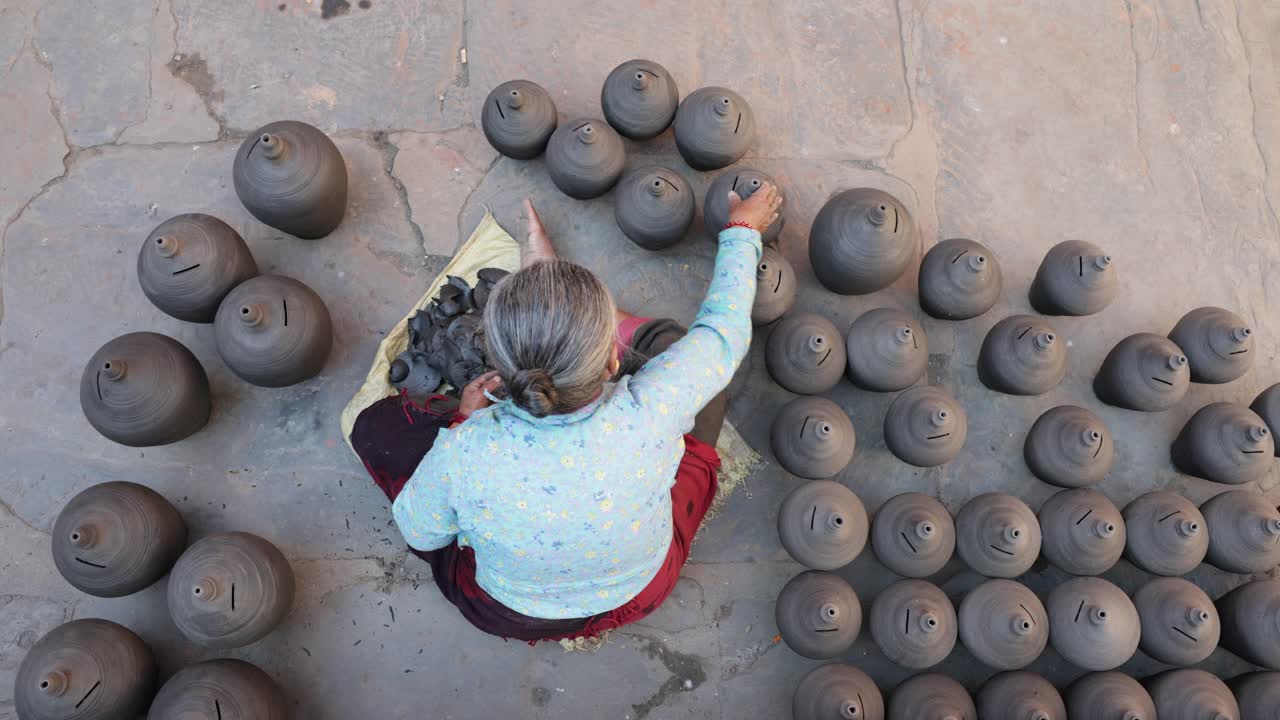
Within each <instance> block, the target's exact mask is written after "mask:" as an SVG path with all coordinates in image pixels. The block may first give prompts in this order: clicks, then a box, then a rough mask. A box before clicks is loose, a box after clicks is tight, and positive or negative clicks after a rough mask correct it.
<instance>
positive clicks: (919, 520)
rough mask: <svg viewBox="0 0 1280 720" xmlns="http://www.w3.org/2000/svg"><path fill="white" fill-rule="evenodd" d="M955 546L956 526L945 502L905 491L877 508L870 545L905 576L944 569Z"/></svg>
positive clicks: (916, 575) (883, 562)
mask: <svg viewBox="0 0 1280 720" xmlns="http://www.w3.org/2000/svg"><path fill="white" fill-rule="evenodd" d="M955 547H956V528H955V524H954V523H953V522H952V520H951V513H949V512H947V509H946V508H945V507H943V505H942V503H940V502H938V501H937V500H935V499H934V498H932V497H929V496H928V495H925V494H923V493H902V494H901V495H895V496H893V497H891V498H889V499H888V500H887V501H885V503H884V504H883V505H881V506H880V509H879V510H877V511H876V517H875V522H874V523H872V525H871V549H872V550H873V551H874V552H875V554H876V558H877V559H878V560H880V563H881V564H882V565H884V566H885V567H887V568H889V569H890V570H892V571H893V572H895V573H897V574H899V575H903V576H906V577H916V578H922V577H928V576H930V575H932V574H934V573H936V572H938V571H939V570H941V569H942V568H943V567H944V566H945V565H946V564H947V561H948V560H950V559H951V553H952V552H953V551H954V550H955Z"/></svg>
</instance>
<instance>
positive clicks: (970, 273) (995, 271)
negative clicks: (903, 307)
mask: <svg viewBox="0 0 1280 720" xmlns="http://www.w3.org/2000/svg"><path fill="white" fill-rule="evenodd" d="M919 285H920V309H921V310H924V311H925V312H927V313H929V314H930V315H932V316H933V317H936V318H938V319H939V320H967V319H969V318H974V317H977V316H979V315H981V314H982V313H984V312H986V311H988V310H990V309H991V307H992V306H993V305H995V304H996V300H999V299H1000V292H1001V290H1003V289H1004V281H1003V280H1002V279H1001V274H1000V263H999V262H998V261H997V260H996V256H995V254H994V253H992V252H991V250H990V249H988V248H987V247H986V246H985V245H983V244H982V243H977V242H974V241H972V240H966V239H964V238H953V239H951V240H943V241H942V242H940V243H938V244H937V245H934V246H933V248H932V249H930V250H929V252H927V253H925V255H924V259H923V260H921V261H920V276H919Z"/></svg>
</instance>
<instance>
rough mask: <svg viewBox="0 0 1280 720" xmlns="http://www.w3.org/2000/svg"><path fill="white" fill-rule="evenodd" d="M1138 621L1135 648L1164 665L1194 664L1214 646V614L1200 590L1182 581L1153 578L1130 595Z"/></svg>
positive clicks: (1216, 626)
mask: <svg viewBox="0 0 1280 720" xmlns="http://www.w3.org/2000/svg"><path fill="white" fill-rule="evenodd" d="M1133 604H1134V607H1136V608H1137V609H1138V617H1139V618H1141V621H1142V637H1141V640H1140V641H1139V643H1138V647H1140V648H1142V652H1144V653H1146V654H1148V655H1150V656H1151V657H1152V659H1155V660H1158V661H1160V662H1162V663H1165V664H1166V665H1195V664H1196V663H1198V662H1200V661H1201V660H1204V659H1205V658H1207V657H1209V655H1210V654H1211V653H1213V649H1214V648H1216V647H1217V646H1218V636H1219V634H1220V632H1221V626H1220V625H1219V623H1218V611H1217V610H1216V609H1214V607H1213V601H1212V600H1210V599H1209V596H1208V595H1205V593H1204V591H1203V590H1201V589H1200V588H1198V587H1196V586H1195V585H1194V584H1192V583H1189V582H1187V581H1186V580H1183V579H1182V578H1172V577H1163V578H1156V579H1155V580H1152V581H1151V582H1148V583H1147V584H1146V585H1143V586H1142V587H1141V588H1139V589H1138V592H1136V593H1134V594H1133Z"/></svg>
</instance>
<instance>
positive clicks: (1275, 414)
mask: <svg viewBox="0 0 1280 720" xmlns="http://www.w3.org/2000/svg"><path fill="white" fill-rule="evenodd" d="M1249 409H1250V410H1252V411H1254V412H1255V413H1257V414H1258V417H1260V418H1262V421H1263V422H1265V423H1266V424H1267V428H1268V429H1270V430H1271V433H1272V434H1271V437H1273V438H1274V437H1275V432H1276V427H1277V426H1280V383H1276V384H1275V385H1272V386H1271V387H1269V388H1267V389H1266V390H1263V391H1262V392H1261V393H1259V394H1258V397H1256V398H1254V400H1253V402H1252V403H1250V404H1249ZM1276 455H1280V444H1277V445H1276Z"/></svg>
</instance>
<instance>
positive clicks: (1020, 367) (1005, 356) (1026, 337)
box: [978, 315, 1067, 395]
mask: <svg viewBox="0 0 1280 720" xmlns="http://www.w3.org/2000/svg"><path fill="white" fill-rule="evenodd" d="M1066 374H1067V344H1066V342H1064V341H1063V340H1062V339H1061V338H1059V337H1058V333H1057V332H1055V331H1054V329H1053V328H1052V327H1050V325H1049V323H1047V322H1045V321H1044V320H1043V319H1041V318H1038V317H1034V316H1032V315H1013V316H1011V317H1007V318H1005V319H1003V320H1001V321H1000V322H998V323H996V324H995V325H994V326H992V328H991V330H990V331H988V332H987V336H986V337H985V338H983V340H982V350H980V351H979V353H978V378H979V379H980V380H982V384H984V385H986V386H987V387H989V388H991V389H992V390H995V391H996V392H1002V393H1006V394H1009V395H1040V394H1042V393H1045V392H1048V391H1049V390H1051V389H1053V388H1054V387H1055V386H1057V384H1058V383H1060V382H1062V378H1063V376H1065V375H1066Z"/></svg>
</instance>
